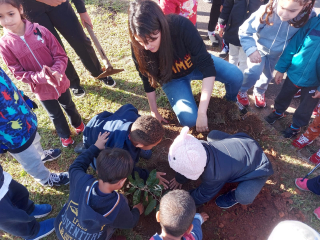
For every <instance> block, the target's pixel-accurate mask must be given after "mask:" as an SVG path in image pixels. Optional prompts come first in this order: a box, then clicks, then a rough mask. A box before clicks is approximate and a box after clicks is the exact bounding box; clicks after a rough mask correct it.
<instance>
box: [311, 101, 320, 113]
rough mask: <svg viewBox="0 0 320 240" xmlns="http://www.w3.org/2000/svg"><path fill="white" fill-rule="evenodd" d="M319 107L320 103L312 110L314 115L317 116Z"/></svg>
mask: <svg viewBox="0 0 320 240" xmlns="http://www.w3.org/2000/svg"><path fill="white" fill-rule="evenodd" d="M319 107H320V104H318V105H317V106H316V107H315V108H314V109H313V112H312V115H313V116H317V114H318V110H319Z"/></svg>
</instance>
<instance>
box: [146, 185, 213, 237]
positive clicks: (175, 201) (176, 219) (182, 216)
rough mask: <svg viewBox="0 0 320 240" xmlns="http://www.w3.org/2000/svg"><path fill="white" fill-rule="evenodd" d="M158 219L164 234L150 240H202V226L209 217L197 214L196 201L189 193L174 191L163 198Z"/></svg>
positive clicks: (204, 214) (156, 235)
mask: <svg viewBox="0 0 320 240" xmlns="http://www.w3.org/2000/svg"><path fill="white" fill-rule="evenodd" d="M156 218H157V222H159V223H160V225H161V231H162V232H161V235H158V234H157V233H156V234H155V235H153V236H152V238H150V240H195V239H197V240H201V239H202V230H201V225H202V223H204V222H205V221H207V219H208V218H209V216H208V215H207V214H206V213H204V212H203V213H200V214H199V213H196V205H195V203H194V200H193V199H192V197H191V196H190V194H189V193H188V192H187V191H184V190H174V191H171V192H169V193H167V194H166V195H164V196H163V197H162V198H161V201H160V207H159V211H158V212H157V214H156Z"/></svg>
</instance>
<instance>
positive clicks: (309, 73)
mask: <svg viewBox="0 0 320 240" xmlns="http://www.w3.org/2000/svg"><path fill="white" fill-rule="evenodd" d="M319 44H320V15H318V17H314V18H311V19H310V20H309V21H308V22H307V24H306V25H304V26H303V27H302V28H301V29H300V30H299V31H298V32H297V33H296V35H295V36H294V37H293V38H292V40H291V41H290V43H289V44H288V46H287V47H286V49H285V50H284V52H283V54H282V55H281V57H280V59H279V61H278V63H277V65H276V67H275V70H276V71H277V73H276V76H275V82H276V83H277V84H279V83H281V81H282V79H283V75H284V73H285V72H287V78H286V80H285V81H284V83H283V86H282V88H281V91H280V93H279V94H278V96H277V98H276V100H275V103H274V111H273V112H272V113H270V114H269V115H268V116H267V117H266V118H265V119H266V121H267V122H268V123H269V124H273V123H274V122H275V121H276V120H278V119H280V118H283V117H284V112H285V111H286V110H287V108H288V107H289V105H290V103H291V100H292V98H293V97H294V95H295V94H296V93H297V91H298V90H299V89H301V100H300V104H299V107H298V108H297V109H296V111H295V112H294V114H293V117H292V124H291V125H290V126H289V127H288V128H287V129H285V131H283V132H282V133H283V136H284V137H285V138H291V137H294V136H296V135H297V134H298V133H299V132H300V129H301V127H303V126H306V125H308V123H309V121H310V118H311V115H312V112H313V109H314V108H315V107H316V106H317V104H318V101H319V98H320V57H319V56H320V48H319Z"/></svg>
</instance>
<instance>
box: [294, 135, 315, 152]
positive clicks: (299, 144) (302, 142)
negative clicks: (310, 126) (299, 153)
mask: <svg viewBox="0 0 320 240" xmlns="http://www.w3.org/2000/svg"><path fill="white" fill-rule="evenodd" d="M312 142H313V141H310V140H309V139H308V138H306V137H305V136H304V135H303V134H301V135H300V137H298V138H296V139H295V140H293V141H292V143H291V144H292V145H293V146H295V147H296V148H299V149H301V148H304V147H305V146H307V145H309V144H311V143H312Z"/></svg>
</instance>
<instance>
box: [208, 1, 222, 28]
mask: <svg viewBox="0 0 320 240" xmlns="http://www.w3.org/2000/svg"><path fill="white" fill-rule="evenodd" d="M220 7H221V0H213V2H212V6H211V11H210V19H209V24H208V31H209V32H213V31H214V30H215V28H216V25H217V22H218V18H219V16H220Z"/></svg>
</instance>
